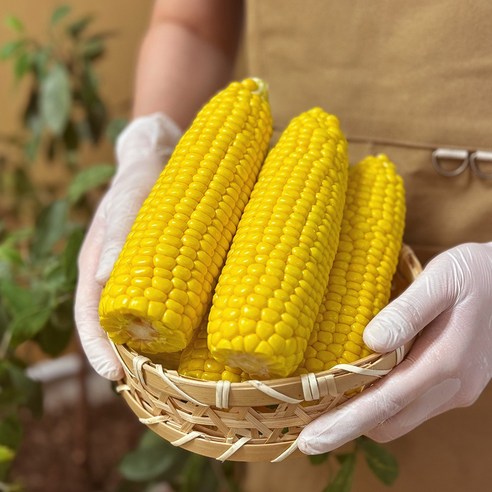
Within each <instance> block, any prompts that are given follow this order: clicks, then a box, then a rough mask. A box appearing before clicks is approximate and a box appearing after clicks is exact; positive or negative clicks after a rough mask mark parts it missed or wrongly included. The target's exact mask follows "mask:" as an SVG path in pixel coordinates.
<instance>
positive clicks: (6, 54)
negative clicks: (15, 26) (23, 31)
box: [0, 39, 25, 60]
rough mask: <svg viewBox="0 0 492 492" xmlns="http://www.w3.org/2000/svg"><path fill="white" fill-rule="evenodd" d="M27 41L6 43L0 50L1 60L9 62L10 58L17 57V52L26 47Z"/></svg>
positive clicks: (18, 40) (19, 40)
mask: <svg viewBox="0 0 492 492" xmlns="http://www.w3.org/2000/svg"><path fill="white" fill-rule="evenodd" d="M24 43H25V41H24V40H23V39H17V40H15V41H10V42H8V43H5V44H4V45H3V46H2V47H1V48H0V60H7V59H8V58H10V57H12V56H15V55H16V54H17V51H18V50H19V49H20V48H21V47H22V46H23V45H24Z"/></svg>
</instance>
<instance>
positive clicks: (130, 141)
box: [115, 113, 183, 169]
mask: <svg viewBox="0 0 492 492" xmlns="http://www.w3.org/2000/svg"><path fill="white" fill-rule="evenodd" d="M182 133H183V132H182V130H181V128H179V126H178V125H177V123H176V122H175V121H174V120H173V119H172V118H171V117H169V116H167V115H166V114H164V113H153V114H150V115H146V116H140V117H138V118H135V119H134V120H133V121H131V122H130V123H129V124H128V126H127V127H126V128H125V129H124V130H123V132H122V133H121V134H120V135H119V137H118V139H117V141H116V149H115V150H116V159H117V162H118V168H119V169H122V168H125V167H127V166H129V165H131V164H132V163H133V162H136V161H137V162H140V163H141V162H142V161H148V160H157V161H158V162H160V163H162V164H164V161H165V160H166V159H167V158H169V156H170V155H171V153H172V151H173V149H174V147H175V146H176V144H177V142H178V141H179V139H180V138H181V135H182Z"/></svg>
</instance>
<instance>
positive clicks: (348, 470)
mask: <svg viewBox="0 0 492 492" xmlns="http://www.w3.org/2000/svg"><path fill="white" fill-rule="evenodd" d="M337 459H339V461H340V463H341V465H340V469H339V470H338V473H337V474H336V475H335V478H334V479H333V481H332V482H331V483H330V484H329V485H328V486H327V487H326V488H325V489H324V491H323V492H350V489H351V488H352V479H353V476H354V470H355V453H349V454H346V455H337Z"/></svg>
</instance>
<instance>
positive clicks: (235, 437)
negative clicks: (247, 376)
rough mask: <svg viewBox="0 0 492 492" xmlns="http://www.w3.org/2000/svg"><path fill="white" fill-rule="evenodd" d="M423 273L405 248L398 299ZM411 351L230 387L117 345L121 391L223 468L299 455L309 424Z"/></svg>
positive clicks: (171, 434)
mask: <svg viewBox="0 0 492 492" xmlns="http://www.w3.org/2000/svg"><path fill="white" fill-rule="evenodd" d="M420 271H421V266H420V263H419V262H418V260H417V258H416V257H415V255H414V254H413V252H412V250H411V249H410V248H409V247H408V246H404V247H403V249H402V252H401V255H400V261H399V265H398V270H397V273H396V274H395V278H394V281H393V292H392V296H393V297H395V296H397V295H398V294H399V293H400V292H402V291H403V290H404V289H405V288H406V287H407V286H408V285H409V284H410V283H411V282H412V281H413V280H414V279H415V277H416V276H417V275H418V274H419V273H420ZM410 346H411V343H410V344H408V345H406V346H404V347H400V348H399V349H397V350H395V351H394V352H391V353H388V354H384V355H381V354H372V355H370V356H368V357H365V358H364V359H361V360H359V361H357V362H356V363H355V364H351V365H348V364H339V365H337V366H335V367H334V368H332V369H330V370H329V371H324V372H320V373H317V374H314V373H310V374H306V375H303V376H295V377H290V378H283V379H275V380H268V381H256V380H250V381H245V382H242V383H230V382H229V381H219V382H208V381H199V380H194V379H190V378H184V377H181V376H179V375H178V373H177V372H176V371H171V370H166V369H164V368H163V367H162V366H161V365H160V364H155V363H153V362H152V361H151V360H150V359H149V358H147V357H145V356H142V355H139V354H137V353H135V352H133V351H132V350H130V349H128V348H127V347H125V346H122V345H116V346H115V350H116V353H117V354H118V356H119V358H120V360H121V362H122V364H123V367H124V369H125V381H123V382H121V383H120V384H119V385H118V387H117V390H118V392H119V393H121V394H122V396H123V398H124V399H125V401H126V402H127V403H128V405H129V406H130V408H131V409H132V410H133V412H134V413H135V414H136V415H137V416H138V417H139V419H140V421H141V422H142V423H143V424H145V425H147V426H148V427H149V428H150V429H152V430H153V431H155V432H156V433H157V434H159V435H160V436H161V437H163V438H164V439H166V440H168V441H170V442H171V443H172V444H174V445H176V446H181V447H183V448H184V449H187V450H189V451H193V452H195V453H198V454H201V455H204V456H209V457H213V458H216V459H218V460H221V461H224V460H226V459H229V460H235V461H267V460H268V461H273V462H276V461H281V460H283V459H285V458H286V457H287V456H289V455H291V454H295V453H300V451H299V450H298V449H297V437H298V435H299V433H300V432H301V430H302V429H303V427H304V426H305V425H306V424H308V423H309V422H311V421H312V420H314V419H315V418H316V417H318V416H319V415H321V414H322V413H324V412H326V411H327V410H329V409H331V408H334V407H336V406H337V405H339V404H341V403H343V402H344V401H346V400H347V399H348V398H350V397H351V396H353V395H355V394H357V393H358V392H359V391H361V390H363V388H364V387H366V386H368V385H370V384H372V383H373V382H375V381H377V380H378V379H379V378H381V377H382V376H384V375H386V374H388V373H389V372H390V371H391V369H392V368H393V367H395V366H396V365H397V364H399V363H400V362H401V360H403V358H404V356H405V355H406V353H407V352H408V350H409V349H410Z"/></svg>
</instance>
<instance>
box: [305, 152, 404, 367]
mask: <svg viewBox="0 0 492 492" xmlns="http://www.w3.org/2000/svg"><path fill="white" fill-rule="evenodd" d="M386 209H388V210H390V211H391V213H390V214H387V215H386V216H385V217H386V219H385V221H386V223H385V224H383V223H381V221H372V222H370V219H371V218H375V217H379V216H381V215H382V213H383V211H384V210H386ZM404 223H405V192H404V187H403V181H402V179H401V177H400V176H398V174H397V172H396V168H395V166H394V164H393V163H392V162H391V161H390V160H389V159H388V158H387V157H386V156H385V155H379V156H377V157H373V156H369V157H367V158H365V159H364V160H362V161H361V162H360V163H359V164H357V165H356V166H354V167H352V168H351V169H350V173H349V182H348V188H347V199H346V203H345V210H344V213H343V220H342V229H341V233H340V243H339V246H338V251H337V254H336V256H335V261H334V265H335V267H336V268H334V269H333V270H332V272H331V273H330V276H329V279H328V286H327V289H326V292H325V296H324V299H323V302H322V305H321V308H320V312H319V315H318V318H317V321H316V323H315V325H314V329H313V332H312V334H311V339H310V341H309V347H310V348H311V350H310V351H309V352H306V354H305V358H304V360H303V362H302V363H301V365H300V369H299V373H302V372H306V370H309V369H310V368H312V367H319V363H316V364H315V363H314V362H313V360H321V357H320V353H319V352H318V351H317V350H316V348H315V347H314V344H315V342H316V341H317V340H325V341H326V342H329V341H330V340H332V341H331V343H328V344H327V348H328V350H329V352H330V353H331V360H326V357H325V356H326V354H323V357H322V362H323V367H322V370H328V369H330V368H331V367H333V366H334V365H336V364H341V363H352V362H355V361H356V360H358V359H360V358H362V357H365V356H367V355H369V354H370V353H371V351H370V350H369V349H368V347H366V346H365V345H364V343H363V339H362V334H363V331H364V328H365V327H366V325H367V324H368V323H369V321H370V320H371V319H372V318H373V317H374V316H375V315H376V314H377V312H378V311H379V310H380V309H382V308H383V307H384V306H385V305H386V304H387V303H388V300H389V296H390V290H391V281H392V278H393V275H394V273H395V271H396V266H397V262H398V256H399V253H400V249H401V245H402V238H403V229H404ZM377 258H379V259H377ZM345 288H346V290H347V292H346V294H343V297H342V299H341V302H333V301H332V300H331V299H332V296H333V292H340V289H345Z"/></svg>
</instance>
